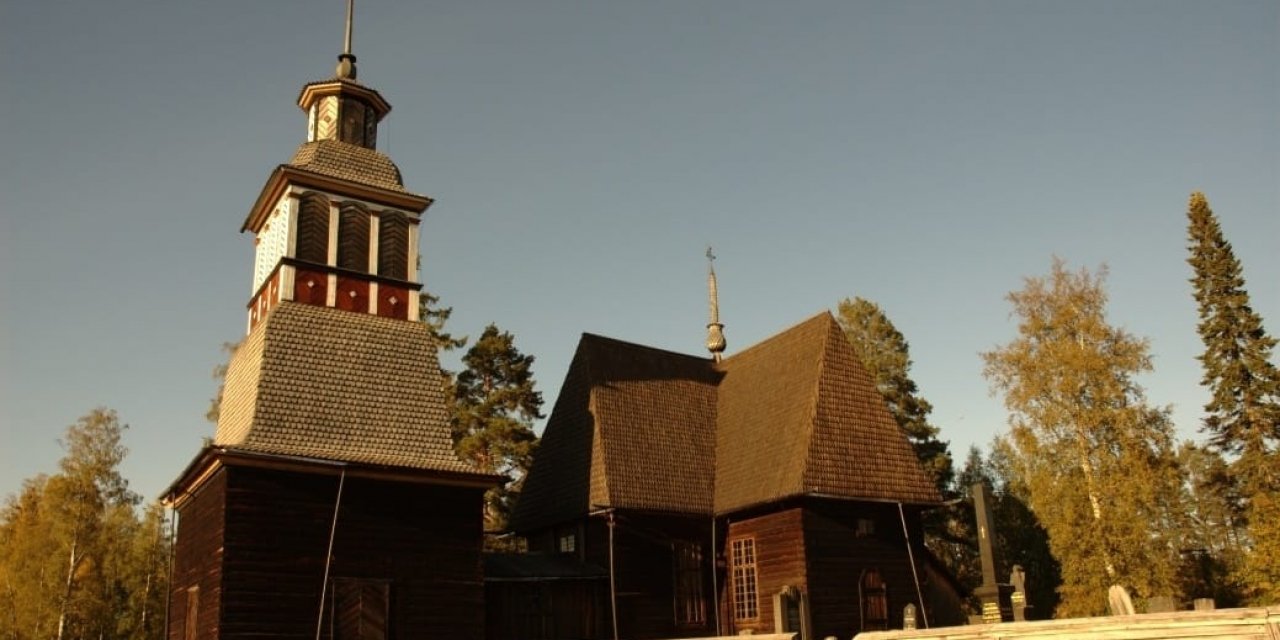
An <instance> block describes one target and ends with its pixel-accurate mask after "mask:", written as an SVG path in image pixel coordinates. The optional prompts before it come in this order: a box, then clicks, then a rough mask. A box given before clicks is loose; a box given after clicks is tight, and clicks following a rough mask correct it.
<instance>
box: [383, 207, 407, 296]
mask: <svg viewBox="0 0 1280 640" xmlns="http://www.w3.org/2000/svg"><path fill="white" fill-rule="evenodd" d="M378 275H380V276H383V277H386V278H395V279H396V280H407V279H408V275H409V219H408V218H407V217H405V215H404V214H403V213H400V212H399V211H383V212H382V213H381V214H379V215H378Z"/></svg>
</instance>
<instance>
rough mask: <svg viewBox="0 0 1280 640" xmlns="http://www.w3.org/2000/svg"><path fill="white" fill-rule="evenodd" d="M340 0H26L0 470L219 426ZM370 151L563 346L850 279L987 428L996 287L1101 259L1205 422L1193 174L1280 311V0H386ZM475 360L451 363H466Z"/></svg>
mask: <svg viewBox="0 0 1280 640" xmlns="http://www.w3.org/2000/svg"><path fill="white" fill-rule="evenodd" d="M342 17H343V2H342V0H323V1H320V0H270V1H269V2H261V1H254V2H251V1H249V0H235V1H231V0H227V1H221V2H156V1H149V2H143V1H137V0H119V1H113V2H101V1H99V0H94V1H88V0H83V1H69V0H66V1H64V0H48V1H44V2H21V1H14V2H0V55H2V56H3V58H2V59H3V60H4V63H3V65H2V66H0V80H2V82H0V495H4V494H8V493H10V492H13V491H15V490H17V489H18V488H19V486H20V484H21V481H22V479H23V478H26V477H29V476H32V475H34V474H36V473H38V472H41V471H53V470H54V469H55V468H56V460H57V459H58V458H59V457H60V455H61V451H60V449H59V447H58V445H57V442H56V440H57V438H58V437H59V435H60V434H61V432H62V431H63V429H64V428H65V427H66V426H67V425H68V424H70V423H71V422H73V421H74V420H75V419H76V418H77V417H78V416H80V415H82V414H84V413H86V412H87V411H89V410H90V409H92V408H93V407H95V406H98V405H105V406H109V407H112V408H115V409H117V410H118V411H119V412H120V415H121V417H122V419H123V420H124V421H125V422H127V423H129V424H130V425H131V429H130V430H129V431H128V433H127V436H126V444H127V445H128V446H129V447H130V449H131V450H132V455H131V456H130V457H129V459H128V461H127V462H126V463H125V466H124V473H125V474H126V476H127V477H128V478H130V479H131V480H132V482H133V486H134V488H135V489H137V490H138V491H140V492H142V493H143V494H145V495H146V496H148V497H153V496H156V495H157V494H158V493H159V492H160V491H161V490H162V489H163V488H164V487H165V486H166V485H167V484H168V482H170V481H171V480H173V479H174V478H175V477H176V476H177V474H178V473H179V472H180V471H181V470H182V469H183V467H184V466H185V465H186V463H187V462H188V461H189V460H190V459H191V457H192V456H193V455H194V454H195V453H196V451H197V450H198V448H199V447H200V444H201V439H202V438H203V437H206V436H210V435H212V433H213V429H212V425H210V424H208V423H206V422H205V420H204V417H203V415H204V411H205V409H206V407H207V404H208V399H209V398H210V396H211V395H212V394H213V393H214V391H215V383H214V381H213V380H212V379H211V377H210V371H211V370H212V369H213V367H214V366H215V365H216V364H217V363H218V362H220V361H221V360H222V359H223V358H224V356H223V353H222V352H221V351H220V345H221V344H222V343H224V342H228V341H234V340H237V339H238V338H239V337H240V335H241V334H242V333H243V331H244V327H245V309H244V305H245V303H246V302H247V301H248V298H249V294H250V290H249V289H250V284H251V270H252V266H253V264H252V255H253V241H252V238H251V237H249V236H247V235H241V234H239V233H237V230H238V229H239V227H240V224H241V222H242V221H243V218H244V216H245V214H246V212H247V210H248V208H249V206H250V205H251V204H252V202H253V200H254V198H255V197H256V196H257V194H258V191H259V189H260V188H261V186H262V184H263V183H264V181H265V180H266V178H267V176H268V174H269V172H270V171H271V170H272V169H273V168H274V167H275V166H276V165H278V164H280V163H282V162H285V161H287V160H288V159H289V157H290V156H291V155H292V153H293V151H294V149H295V148H296V147H297V146H298V145H299V144H300V143H301V142H302V141H303V139H304V127H305V118H304V116H303V114H302V112H301V111H299V110H298V109H297V107H296V106H295V105H294V100H295V98H296V96H297V92H298V90H299V89H300V87H301V86H302V84H303V83H304V82H306V81H309V80H319V79H324V78H327V77H329V76H330V75H331V74H332V73H333V65H334V62H335V60H334V57H335V55H336V54H337V53H338V52H339V50H340V47H341V30H342ZM354 48H355V53H356V54H357V56H358V57H359V65H360V79H361V80H362V81H363V82H365V83H367V84H369V85H371V86H373V87H375V88H377V89H379V90H380V91H381V92H382V93H383V95H384V96H386V97H387V99H388V100H389V101H390V102H391V104H392V105H393V106H394V110H393V111H392V113H391V114H390V116H388V119H387V120H385V121H384V126H383V127H382V130H381V132H382V133H381V140H380V149H381V150H383V151H387V152H389V154H390V155H391V157H392V158H393V159H394V160H395V161H396V162H397V163H398V164H399V166H400V169H401V171H402V173H403V174H404V178H405V183H406V185H407V186H408V187H409V188H410V189H411V190H413V191H416V192H419V193H425V194H427V195H430V196H432V197H434V198H436V199H437V202H436V204H435V205H434V206H433V207H432V208H431V209H430V210H429V211H428V215H427V218H426V221H425V222H424V225H423V234H422V235H423V240H422V252H423V280H424V281H425V283H426V286H427V287H428V288H429V289H430V290H431V291H433V292H435V293H437V294H439V295H441V296H442V297H443V299H444V302H445V303H446V304H448V305H452V306H453V307H454V310H455V312H454V316H453V320H452V322H451V326H450V328H451V329H452V330H454V331H455V332H458V333H464V334H471V335H477V334H479V332H480V330H481V329H482V328H483V326H484V325H485V324H486V323H488V322H496V323H498V325H499V326H501V327H503V328H505V329H507V330H510V331H512V332H513V333H514V334H515V335H516V339H517V344H518V345H519V347H520V348H521V349H522V350H524V351H525V352H527V353H530V354H533V355H534V356H536V357H537V362H536V364H535V373H536V375H537V379H538V381H539V386H540V388H541V390H542V391H543V393H544V396H545V397H546V399H547V410H548V412H549V411H550V408H551V404H552V402H553V401H554V399H555V397H556V394H557V393H558V391H559V387H560V383H561V381H562V379H563V376H564V373H565V369H566V368H567V366H568V362H569V359H570V357H571V356H572V354H573V349H574V347H575V344H576V342H577V340H578V336H579V335H580V334H581V333H582V332H593V333H599V334H604V335H608V336H612V337H616V338H621V339H625V340H631V341H635V342H640V343H644V344H650V345H654V346H658V347H663V348H667V349H673V350H677V351H683V352H688V353H703V351H702V346H701V345H702V342H703V340H704V337H705V329H704V324H705V323H706V291H705V286H706V281H705V273H706V262H705V259H704V257H703V252H704V251H705V248H706V245H707V244H713V245H714V246H715V251H716V253H717V255H718V256H719V260H718V261H717V262H716V268H717V272H718V273H719V275H720V293H721V300H720V308H721V312H722V319H723V321H724V323H725V325H726V329H725V333H726V335H727V337H728V340H729V345H730V347H729V350H730V353H732V352H733V351H734V350H736V349H739V348H742V347H744V346H747V345H750V344H752V343H754V342H756V341H759V340H761V339H763V338H765V337H768V336H769V335H772V334H774V333H776V332H778V331H781V330H783V329H785V328H787V327H789V326H791V325H792V324H795V323H797V322H799V321H801V320H803V319H805V318H807V317H809V316H811V315H812V314H814V313H816V312H819V311H821V310H823V309H826V308H833V307H834V306H835V304H836V302H837V301H838V300H840V299H841V298H843V297H846V296H863V297H866V298H869V299H871V300H874V301H876V302H878V303H879V304H880V305H881V306H882V307H883V308H884V309H885V310H886V312H887V313H888V315H889V317H890V318H891V319H892V321H893V322H894V323H895V324H896V325H897V327H898V328H899V329H900V330H901V331H902V332H903V333H904V334H905V335H906V337H907V339H908V340H909V342H910V344H911V355H912V357H913V359H914V362H915V365H914V368H913V369H912V374H913V376H914V378H915V380H916V381H917V383H918V384H919V386H920V389H921V392H922V393H923V395H924V396H925V397H926V398H927V399H929V400H930V401H931V402H932V403H933V404H934V407H935V411H934V414H933V422H934V423H935V424H937V425H938V426H939V427H941V429H942V436H943V438H945V439H948V440H950V441H951V446H952V450H953V452H955V454H956V456H957V457H963V455H964V451H965V449H967V447H968V446H969V445H970V444H973V443H977V444H979V445H982V446H985V445H986V444H987V443H988V442H989V441H990V439H991V438H992V436H993V435H994V434H996V433H998V432H1000V431H1002V430H1003V429H1004V428H1005V426H1004V425H1005V422H1006V416H1005V412H1004V410H1003V408H1002V404H1001V402H1000V399H999V398H993V397H991V396H990V395H989V394H988V385H987V383H986V381H985V380H984V379H983V378H982V375H981V369H982V366H981V361H980V359H979V356H978V353H979V352H980V351H983V350H988V349H990V348H991V347H993V346H994V345H996V344H998V343H1002V342H1007V341H1008V340H1010V339H1011V338H1012V337H1013V336H1014V332H1015V326H1014V323H1013V322H1012V321H1011V320H1010V318H1009V315H1008V314H1009V306H1008V304H1007V303H1006V302H1005V300H1004V299H1003V296H1004V295H1005V294H1006V293H1007V292H1009V291H1010V290H1013V289H1017V288H1019V287H1020V286H1021V284H1022V278H1023V277H1024V276H1029V275H1040V274H1044V273H1047V271H1048V270H1049V266H1050V263H1051V260H1052V256H1053V255H1058V256H1061V257H1063V258H1064V259H1066V260H1067V261H1068V262H1069V263H1070V265H1072V266H1073V267H1078V266H1088V267H1091V268H1092V267H1096V266H1098V265H1099V264H1101V263H1106V264H1108V265H1109V266H1110V270H1111V275H1110V279H1109V280H1108V287H1109V291H1110V293H1111V305H1110V319H1111V321H1112V322H1113V323H1115V324H1117V325H1122V326H1124V327H1126V328H1127V329H1128V330H1130V331H1132V332H1133V333H1136V334H1138V335H1142V336H1146V337H1149V338H1150V339H1151V350H1152V353H1153V354H1154V356H1155V365H1156V370H1155V372H1154V373H1153V374H1151V375H1148V376H1144V377H1143V378H1142V382H1143V383H1144V384H1145V385H1146V387H1147V390H1148V395H1149V397H1150V400H1151V401H1152V402H1153V403H1156V404H1171V405H1173V407H1174V416H1175V419H1176V422H1177V426H1178V429H1179V432H1180V433H1181V434H1182V435H1183V436H1185V437H1197V429H1198V421H1199V415H1200V407H1201V405H1202V404H1203V403H1204V401H1205V399H1206V397H1207V396H1206V394H1205V392H1204V391H1203V390H1202V389H1201V388H1200V387H1199V379H1200V370H1199V363H1198V362H1197V361H1196V360H1195V356H1196V355H1197V354H1198V353H1199V351H1200V349H1201V345H1200V342H1199V338H1198V336H1197V334H1196V332H1195V323H1196V310H1195V306H1194V303H1193V301H1192V298H1191V291H1190V286H1189V284H1188V282H1187V279H1188V277H1189V276H1190V268H1189V267H1188V266H1187V264H1186V262H1185V258H1186V215H1185V211H1186V201H1187V197H1188V194H1189V193H1190V192H1191V191H1192V190H1196V189H1199V190H1203V191H1205V193H1206V194H1207V195H1208V198H1209V201H1210V203H1211V205H1212V206H1213V208H1214V210H1215V211H1216V212H1217V214H1218V216H1219V218H1220V220H1221V222H1222V225H1223V228H1224V230H1225V232H1226V234H1227V237H1228V239H1229V240H1231V242H1232V243H1233V244H1234V246H1235V251H1236V255H1237V257H1239V259H1240V260H1241V261H1242V263H1243V265H1244V269H1245V275H1246V278H1247V279H1248V284H1249V291H1250V293H1251V294H1252V298H1253V304H1254V307H1255V309H1257V310H1258V311H1259V312H1261V313H1262V315H1263V318H1264V321H1265V322H1266V323H1267V327H1268V329H1269V330H1270V333H1271V334H1272V335H1273V336H1274V335H1277V334H1280V279H1278V276H1280V251H1278V250H1277V243H1278V240H1280V126H1278V123H1280V2H1276V1H1275V0H1257V1H1252V2H1251V1H1231V0H1224V1H1218V2H1199V1H1197V2H1179V1H1175V0H1153V1H1142V0H1126V1H1123V2H1115V1H1108V2H1094V1H1087V0H1086V1H1071V2H1037V1H1027V0H1009V1H976V0H973V1H971V0H956V1H947V2H944V1H935V2H919V1H902V2H890V1H882V2H854V1H844V0H841V1H826V2H807V1H801V2H763V1H745V0H701V1H698V2H690V1H688V0H646V1H644V2H560V1H554V2H528V1H523V0H520V1H514V0H513V1H509V2H485V1H477V2H439V1H437V2H389V1H387V0H360V2H358V3H357V7H356V28H355V47H354ZM455 360H456V357H455Z"/></svg>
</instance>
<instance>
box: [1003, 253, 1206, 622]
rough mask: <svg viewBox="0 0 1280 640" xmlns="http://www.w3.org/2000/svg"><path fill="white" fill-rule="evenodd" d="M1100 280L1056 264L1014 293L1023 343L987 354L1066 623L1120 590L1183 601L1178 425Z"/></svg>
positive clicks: (1011, 454) (1014, 467)
mask: <svg viewBox="0 0 1280 640" xmlns="http://www.w3.org/2000/svg"><path fill="white" fill-rule="evenodd" d="M1104 274H1105V271H1104V272H1103V274H1100V275H1099V276H1093V275H1091V274H1090V273H1089V272H1088V271H1087V270H1083V269H1082V270H1080V271H1079V272H1077V273H1072V272H1070V271H1068V270H1067V269H1066V267H1065V266H1064V264H1063V263H1062V261H1061V260H1056V259H1055V261H1054V264H1053V269H1052V272H1051V274H1050V275H1049V276H1048V277H1047V278H1028V279H1027V280H1026V286H1025V287H1024V288H1023V289H1022V290H1021V291H1016V292H1013V293H1011V294H1009V296H1008V299H1009V301H1010V302H1011V303H1012V304H1013V308H1014V314H1015V315H1016V316H1017V317H1018V319H1019V326H1018V332H1019V335H1018V337H1017V338H1015V339H1014V340H1013V341H1011V342H1009V343H1008V344H1006V345H1003V346H1001V347H998V348H996V349H995V350H993V351H991V352H988V353H984V354H983V360H984V362H985V369H984V374H985V375H986V376H987V378H988V379H989V380H990V381H991V383H992V386H993V388H994V389H996V390H999V391H1002V392H1003V393H1004V402H1005V406H1006V407H1007V408H1008V409H1009V412H1010V426H1011V429H1010V434H1009V438H1008V445H1009V446H1008V456H1007V457H1008V459H1009V462H1008V466H1009V467H1010V475H1011V476H1012V477H1013V478H1014V479H1015V480H1016V481H1017V482H1018V483H1019V484H1020V485H1021V486H1023V487H1024V488H1025V493H1026V496H1027V504H1028V506H1029V507H1030V508H1031V511H1032V512H1033V513H1034V514H1035V516H1036V517H1037V518H1038V519H1039V520H1040V522H1041V523H1042V524H1043V525H1044V527H1045V529H1046V530H1047V531H1048V533H1049V538H1050V545H1051V548H1052V550H1053V555H1054V557H1055V558H1057V560H1058V561H1059V563H1061V566H1062V577H1063V585H1062V587H1061V589H1060V590H1059V592H1060V594H1061V596H1062V603H1061V605H1060V607H1059V609H1058V614H1059V615H1066V616H1077V615H1097V614H1101V613H1104V612H1105V611H1106V592H1107V589H1108V587H1109V586H1110V585H1113V584H1122V585H1124V586H1126V587H1128V588H1130V589H1131V590H1132V591H1133V592H1135V593H1136V595H1137V596H1138V597H1139V598H1140V599H1141V598H1146V597H1151V596H1155V595H1173V596H1175V597H1176V596H1177V595H1178V593H1177V592H1176V588H1177V581H1176V576H1175V575H1174V570H1173V567H1174V565H1175V564H1176V562H1175V561H1176V557H1175V554H1174V551H1173V550H1172V546H1171V541H1170V536H1171V531H1172V530H1173V529H1174V528H1175V527H1176V526H1177V524H1178V523H1179V522H1181V521H1182V518H1181V517H1180V516H1179V512H1180V509H1181V506H1180V503H1179V497H1180V486H1179V475H1178V469H1177V463H1176V459H1175V457H1174V451H1173V427H1172V424H1171V423H1170V420H1169V417H1168V411H1167V410H1166V409H1156V408H1152V407H1150V406H1148V405H1147V403H1146V399H1145V397H1144V393H1143V390H1142V387H1141V386H1139V385H1138V384H1137V383H1136V382H1135V381H1134V379H1133V378H1134V376H1135V375H1137V374H1139V373H1143V372H1146V371H1149V370H1151V358H1150V355H1149V353H1148V345H1147V342H1146V340H1142V339H1139V338H1136V337H1134V336H1132V335H1130V334H1129V333H1127V332H1125V331H1123V330H1122V329H1117V328H1114V327H1112V326H1111V325H1110V324H1108V322H1107V320H1106V314H1105V307H1106V300H1107V296H1106V292H1105V290H1104V288H1103V279H1104Z"/></svg>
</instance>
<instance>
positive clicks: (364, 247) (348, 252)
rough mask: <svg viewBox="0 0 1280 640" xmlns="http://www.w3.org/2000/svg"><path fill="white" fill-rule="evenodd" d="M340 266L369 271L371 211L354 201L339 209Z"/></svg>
mask: <svg viewBox="0 0 1280 640" xmlns="http://www.w3.org/2000/svg"><path fill="white" fill-rule="evenodd" d="M338 266H339V267H342V268H343V269H350V270H352V271H360V272H362V273H368V272H369V212H368V211H367V210H366V209H365V208H364V207H363V206H361V205H359V204H356V203H354V202H344V203H342V208H341V209H340V210H339V211H338Z"/></svg>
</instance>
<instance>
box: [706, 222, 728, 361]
mask: <svg viewBox="0 0 1280 640" xmlns="http://www.w3.org/2000/svg"><path fill="white" fill-rule="evenodd" d="M715 260H716V256H715V254H714V253H711V247H707V296H708V297H709V299H710V305H711V321H710V322H708V323H707V351H710V352H711V358H712V359H713V360H715V361H716V362H720V354H721V353H724V348H725V340H724V325H723V324H720V294H719V292H718V291H717V290H716V266H715Z"/></svg>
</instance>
